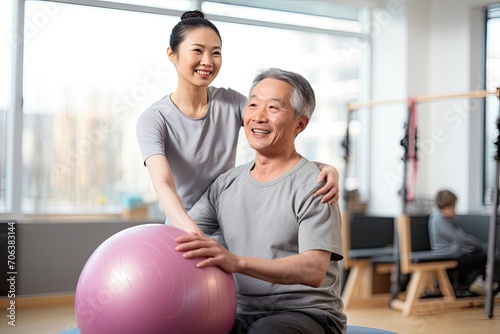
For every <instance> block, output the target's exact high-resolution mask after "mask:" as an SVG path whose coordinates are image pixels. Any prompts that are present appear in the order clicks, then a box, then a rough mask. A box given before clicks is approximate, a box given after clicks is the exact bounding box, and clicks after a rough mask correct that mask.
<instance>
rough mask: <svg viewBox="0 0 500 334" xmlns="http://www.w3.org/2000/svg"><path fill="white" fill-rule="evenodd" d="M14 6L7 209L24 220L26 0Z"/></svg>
mask: <svg viewBox="0 0 500 334" xmlns="http://www.w3.org/2000/svg"><path fill="white" fill-rule="evenodd" d="M12 4H13V18H14V21H13V27H12V77H11V89H12V91H11V98H10V108H9V109H8V111H7V143H6V144H7V145H6V171H5V172H6V187H5V191H6V194H5V195H6V196H5V201H6V206H7V211H8V212H10V213H11V215H12V218H13V219H17V218H20V217H21V194H22V193H21V188H22V166H23V160H22V151H21V148H22V131H23V58H24V13H25V0H16V1H13V2H12Z"/></svg>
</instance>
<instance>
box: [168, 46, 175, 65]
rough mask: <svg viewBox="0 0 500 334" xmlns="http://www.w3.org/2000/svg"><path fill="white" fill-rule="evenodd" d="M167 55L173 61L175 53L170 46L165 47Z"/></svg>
mask: <svg viewBox="0 0 500 334" xmlns="http://www.w3.org/2000/svg"><path fill="white" fill-rule="evenodd" d="M167 57H168V60H170V62H171V63H174V62H175V53H174V51H173V50H172V48H171V47H170V46H169V47H168V48H167Z"/></svg>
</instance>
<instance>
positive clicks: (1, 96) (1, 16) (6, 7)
mask: <svg viewBox="0 0 500 334" xmlns="http://www.w3.org/2000/svg"><path fill="white" fill-rule="evenodd" d="M0 36H1V38H0V213H1V212H5V182H6V174H5V171H6V150H7V145H6V141H7V109H8V106H9V97H10V83H11V72H10V68H11V65H10V64H11V57H12V41H13V38H14V37H13V35H12V1H0Z"/></svg>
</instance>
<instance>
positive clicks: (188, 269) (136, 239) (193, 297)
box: [75, 224, 236, 334]
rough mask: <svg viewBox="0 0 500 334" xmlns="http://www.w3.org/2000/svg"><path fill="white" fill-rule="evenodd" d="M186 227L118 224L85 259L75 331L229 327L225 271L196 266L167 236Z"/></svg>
mask: <svg viewBox="0 0 500 334" xmlns="http://www.w3.org/2000/svg"><path fill="white" fill-rule="evenodd" d="M185 233H186V232H184V231H182V230H180V229H178V228H175V227H172V226H168V225H163V224H146V225H139V226H135V227H131V228H128V229H125V230H123V231H121V232H118V233H116V234H115V235H113V236H111V237H110V238H108V239H107V240H106V241H104V242H103V243H102V244H101V245H100V246H99V247H98V248H97V249H96V250H95V251H94V253H93V254H92V255H91V256H90V258H89V259H88V261H87V263H86V264H85V266H84V268H83V270H82V272H81V274H80V278H79V280H78V284H77V287H76V292H75V315H76V321H77V324H78V327H79V329H80V333H82V334H105V333H119V334H127V333H130V334H153V333H161V334H164V333H169V334H170V333H189V334H195V333H203V334H207V333H214V334H221V333H227V332H230V330H231V328H232V326H233V323H234V319H235V315H236V287H235V282H234V278H233V276H232V275H230V274H227V273H225V272H224V271H223V270H221V269H220V268H219V267H209V268H203V269H200V268H196V264H197V263H198V262H199V261H201V259H200V258H197V259H185V258H183V257H182V252H179V251H176V250H175V247H176V246H177V243H176V242H175V241H174V239H175V238H176V237H178V236H181V235H183V234H185Z"/></svg>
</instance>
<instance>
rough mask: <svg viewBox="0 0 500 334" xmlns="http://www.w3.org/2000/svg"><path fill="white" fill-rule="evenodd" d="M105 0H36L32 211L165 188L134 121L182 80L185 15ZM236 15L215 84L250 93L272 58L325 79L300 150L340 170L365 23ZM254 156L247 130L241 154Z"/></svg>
mask: <svg viewBox="0 0 500 334" xmlns="http://www.w3.org/2000/svg"><path fill="white" fill-rule="evenodd" d="M129 3H132V4H137V3H136V2H134V1H129ZM265 3H266V4H270V3H272V1H268V2H265ZM297 3H299V2H297ZM140 4H141V5H144V6H146V5H151V4H152V1H150V2H149V3H142V2H140ZM106 7H107V8H98V7H92V6H78V5H73V4H62V3H54V2H49V1H43V2H41V1H27V2H26V15H25V21H26V23H27V25H26V38H25V61H24V107H23V112H24V119H23V127H24V128H23V146H22V152H23V166H22V168H23V180H22V184H23V186H22V203H21V204H22V205H21V207H22V212H23V213H24V214H63V213H77V214H82V213H84V214H85V213H117V212H120V211H121V210H122V201H123V199H124V198H126V197H129V196H138V197H141V198H142V199H143V200H145V201H154V200H156V195H155V193H154V191H153V189H152V186H151V181H150V179H149V175H148V173H147V169H146V168H145V167H144V165H143V164H142V158H141V155H140V152H139V147H138V144H137V141H136V135H135V124H136V121H137V118H138V116H139V115H140V114H141V113H142V112H143V111H144V110H145V109H146V108H147V107H148V106H149V105H151V104H152V103H153V102H155V101H156V100H158V99H160V98H161V97H163V96H164V95H166V94H169V93H170V92H172V91H173V90H174V89H175V87H176V85H177V76H176V73H175V70H174V68H173V66H172V64H170V62H169V61H168V59H167V57H166V48H167V46H168V40H169V34H170V31H171V29H172V27H173V26H174V25H175V24H176V23H177V22H178V21H179V16H170V15H163V14H161V15H160V14H148V13H147V11H141V12H134V11H131V10H117V9H112V8H108V7H109V6H108V5H107V6H106ZM202 8H203V7H202ZM174 9H176V10H179V12H182V11H184V10H186V8H184V7H182V8H181V7H178V8H174ZM2 12H3V11H2ZM348 13H349V15H351V16H352V15H353V13H355V11H353V10H350V11H348ZM238 20H241V18H239V19H238ZM238 20H236V21H237V22H238V23H236V21H235V22H233V21H232V19H231V17H224V15H223V13H221V14H220V16H218V17H217V19H212V21H213V22H214V24H215V25H216V26H217V27H218V29H219V31H220V33H221V35H222V41H223V57H224V58H223V59H224V61H223V66H222V69H221V72H220V74H219V76H218V78H217V79H216V80H215V81H214V83H213V85H214V86H223V87H231V88H233V89H236V90H238V91H240V92H241V93H242V94H244V95H247V94H248V88H249V86H250V83H251V81H252V79H253V77H254V76H255V74H256V72H257V71H258V70H259V69H261V68H263V67H271V66H276V67H280V68H283V69H287V70H292V71H296V72H299V73H301V74H303V75H304V76H305V77H306V78H308V79H309V80H310V82H311V83H312V85H313V87H314V89H315V92H316V97H317V107H316V110H315V112H314V115H313V118H312V120H311V122H310V124H309V126H308V128H307V129H306V131H305V132H304V133H302V134H301V135H300V136H299V137H298V139H297V148H298V151H299V152H300V153H301V154H303V155H304V156H306V157H307V158H309V159H310V160H314V161H321V162H324V163H328V164H331V165H334V166H336V167H337V168H338V169H339V171H340V173H341V175H342V170H343V165H344V161H343V154H344V152H343V150H342V147H341V142H342V140H343V136H344V133H345V129H346V119H347V112H346V108H345V106H346V104H347V102H350V101H354V100H366V99H367V96H366V95H365V94H366V87H363V86H362V84H361V82H362V81H364V80H365V79H366V76H367V73H368V66H367V64H368V61H367V59H368V58H369V56H368V54H369V44H368V43H366V42H365V41H364V36H363V34H362V33H355V32H351V33H346V32H345V31H344V32H343V33H342V34H339V33H335V32H333V31H329V30H319V29H303V28H301V27H299V25H297V27H295V28H293V29H288V28H290V27H289V26H287V29H285V28H284V27H281V26H272V27H271V26H269V24H267V23H265V22H263V24H262V26H260V25H259V24H252V25H249V24H242V23H241V22H240V21H238ZM351 21H352V19H351ZM351 23H352V22H351ZM353 27H357V29H358V30H360V28H362V26H361V25H360V24H359V23H358V24H354V25H353ZM242 36H244V38H242ZM264 36H265V37H264ZM291 41H293V42H291ZM0 101H1V100H0ZM0 122H1V119H0ZM0 124H1V123H0ZM0 153H1V152H0ZM252 157H253V152H251V150H250V149H249V148H248V146H247V145H246V139H245V138H244V136H241V139H240V148H239V150H238V157H237V164H240V163H243V162H246V161H248V160H250V159H252Z"/></svg>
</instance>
